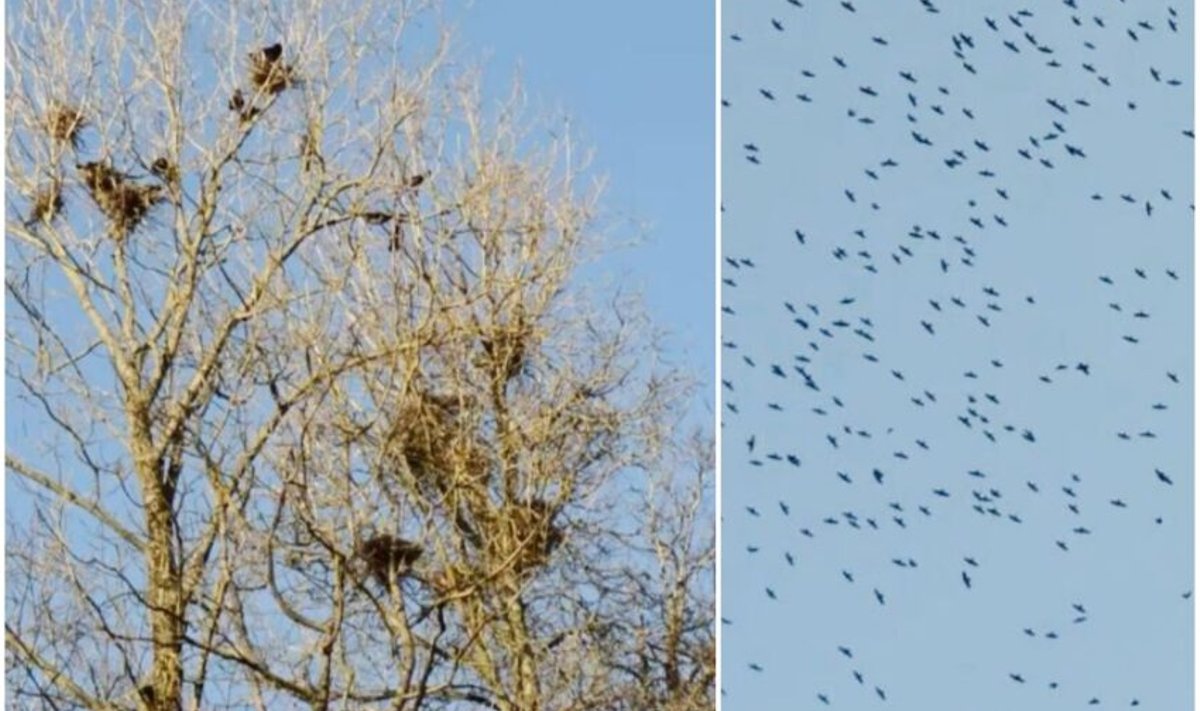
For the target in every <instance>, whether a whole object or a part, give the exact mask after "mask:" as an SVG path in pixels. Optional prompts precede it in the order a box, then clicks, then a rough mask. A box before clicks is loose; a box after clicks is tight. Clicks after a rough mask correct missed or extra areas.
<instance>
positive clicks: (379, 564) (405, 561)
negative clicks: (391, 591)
mask: <svg viewBox="0 0 1200 711" xmlns="http://www.w3.org/2000/svg"><path fill="white" fill-rule="evenodd" d="M423 552H424V549H423V548H422V547H421V546H420V545H419V544H417V543H413V542H412V541H409V540H406V539H404V538H400V537H398V536H392V535H388V534H386V533H384V534H379V535H376V536H372V537H370V538H368V539H366V540H365V541H363V542H362V543H359V544H358V547H357V549H356V550H355V553H356V554H357V555H358V557H359V558H360V559H361V560H362V561H363V562H364V563H365V564H366V567H367V571H368V572H370V574H371V575H372V576H374V578H375V579H376V580H377V581H379V583H380V584H381V585H383V586H385V587H386V586H387V585H388V584H389V583H390V581H391V580H392V579H393V578H400V577H403V576H405V575H407V574H408V573H409V572H410V571H411V570H412V566H413V563H416V562H417V559H418V558H420V557H421V554H422V553H423Z"/></svg>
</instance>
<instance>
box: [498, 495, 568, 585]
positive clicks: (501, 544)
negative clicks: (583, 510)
mask: <svg viewBox="0 0 1200 711" xmlns="http://www.w3.org/2000/svg"><path fill="white" fill-rule="evenodd" d="M555 513H556V512H555V511H554V509H553V508H552V507H551V505H550V504H548V503H547V502H545V501H543V500H541V499H531V500H529V501H525V502H518V503H512V504H508V505H506V506H505V507H504V508H502V509H501V510H500V511H499V512H497V513H496V514H495V515H493V516H490V517H488V519H489V520H488V522H487V524H488V525H487V526H486V528H485V529H484V533H483V536H484V538H485V541H486V545H487V552H488V557H489V558H490V559H491V560H492V563H493V564H494V565H505V564H507V565H508V566H510V567H511V568H512V570H514V571H516V572H517V573H518V574H522V573H526V572H528V571H531V570H533V569H534V568H538V567H541V566H543V565H545V564H546V563H547V562H549V560H550V555H551V554H552V553H553V552H554V550H555V549H556V548H558V547H559V546H560V545H561V544H562V542H563V538H564V535H563V531H562V529H561V528H559V527H558V526H555V525H554V522H553V519H554V516H555Z"/></svg>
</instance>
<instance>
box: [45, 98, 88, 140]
mask: <svg viewBox="0 0 1200 711" xmlns="http://www.w3.org/2000/svg"><path fill="white" fill-rule="evenodd" d="M45 122H46V133H48V134H50V137H51V138H53V139H54V140H55V141H58V142H59V143H70V144H71V147H72V148H78V147H79V134H80V132H82V131H83V129H84V127H85V126H87V117H86V116H84V114H83V111H81V110H80V109H78V108H77V107H74V106H71V105H69V104H63V103H59V102H54V103H52V104H51V105H50V107H49V109H47V111H46V117H45Z"/></svg>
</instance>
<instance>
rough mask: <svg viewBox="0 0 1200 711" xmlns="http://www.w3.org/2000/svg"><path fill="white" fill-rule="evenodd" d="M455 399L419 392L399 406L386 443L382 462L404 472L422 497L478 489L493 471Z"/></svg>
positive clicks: (484, 451)
mask: <svg viewBox="0 0 1200 711" xmlns="http://www.w3.org/2000/svg"><path fill="white" fill-rule="evenodd" d="M460 410H461V408H460V404H459V401H458V400H457V399H455V398H451V397H445V396H439V395H435V394H432V393H417V394H416V395H414V396H412V397H410V398H409V399H408V400H407V402H405V403H404V404H403V405H401V406H400V408H399V409H398V411H397V412H396V415H395V419H394V420H393V422H392V425H391V427H390V429H389V431H388V433H387V435H386V438H385V441H384V455H385V457H386V458H387V459H388V460H389V461H390V462H391V463H392V464H393V465H395V466H397V467H407V469H408V471H409V472H410V473H411V474H412V477H413V479H414V480H415V482H416V484H417V486H418V488H419V489H420V490H421V491H422V492H423V493H425V494H430V495H437V494H442V495H445V494H448V493H450V492H452V491H456V490H457V491H460V492H461V491H463V490H473V489H478V488H479V487H480V486H481V485H482V484H484V483H486V481H487V477H488V470H489V468H490V466H491V464H490V460H489V457H488V456H487V452H486V450H485V449H484V447H483V445H482V444H481V443H480V442H479V441H478V439H477V437H476V436H475V434H474V432H473V430H472V428H471V427H470V426H469V424H468V423H467V422H466V421H465V418H464V417H463V413H462V412H461V411H460Z"/></svg>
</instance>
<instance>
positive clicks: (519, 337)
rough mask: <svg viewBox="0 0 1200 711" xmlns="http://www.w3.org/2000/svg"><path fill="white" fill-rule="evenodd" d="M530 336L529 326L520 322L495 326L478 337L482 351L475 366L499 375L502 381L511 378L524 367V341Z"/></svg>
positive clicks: (518, 373)
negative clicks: (484, 334)
mask: <svg viewBox="0 0 1200 711" xmlns="http://www.w3.org/2000/svg"><path fill="white" fill-rule="evenodd" d="M531 336H532V333H531V331H530V329H529V327H528V326H526V325H525V324H524V323H521V322H518V323H515V324H511V325H504V326H496V327H495V328H493V329H492V330H491V333H490V334H488V335H486V336H483V337H482V338H480V339H479V345H480V347H481V348H482V349H483V352H482V353H481V354H480V355H479V357H478V358H477V359H476V361H475V364H476V366H477V367H480V368H485V369H487V370H490V371H491V372H493V373H495V374H497V375H499V376H500V377H501V378H502V379H503V381H504V382H508V381H509V380H512V379H513V378H515V377H517V376H518V375H520V374H521V373H522V372H523V371H524V369H525V355H526V343H527V342H528V341H529V339H530V337H531Z"/></svg>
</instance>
